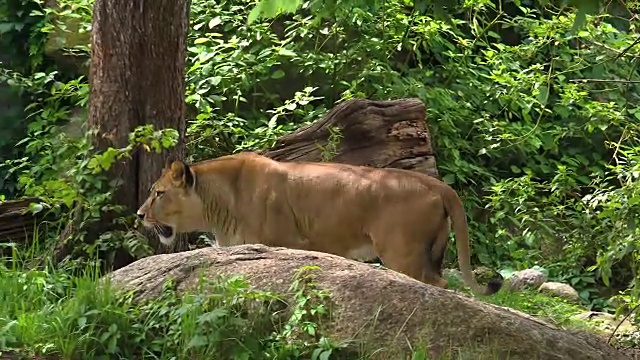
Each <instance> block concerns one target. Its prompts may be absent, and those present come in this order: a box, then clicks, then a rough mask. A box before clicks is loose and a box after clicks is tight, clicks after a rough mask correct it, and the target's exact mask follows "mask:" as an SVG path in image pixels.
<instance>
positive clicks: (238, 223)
mask: <svg viewBox="0 0 640 360" xmlns="http://www.w3.org/2000/svg"><path fill="white" fill-rule="evenodd" d="M138 216H139V217H141V218H143V219H144V221H145V225H146V226H154V227H156V229H157V230H158V232H159V234H160V235H161V236H160V238H161V240H162V241H164V242H166V243H171V242H173V241H174V236H175V234H176V233H178V232H190V231H212V232H213V233H214V234H215V236H216V241H217V243H218V244H219V245H220V246H230V245H239V244H250V243H262V244H265V245H269V246H284V247H288V248H295V249H302V250H313V251H321V252H325V253H331V254H336V255H339V256H343V257H347V258H352V259H367V258H369V259H371V258H373V257H375V255H377V256H378V257H379V258H380V259H381V260H382V262H383V263H384V265H385V266H386V267H388V268H390V269H393V270H396V271H399V272H402V273H404V274H406V275H409V276H411V277H413V278H415V279H418V280H420V281H423V282H425V283H428V284H432V285H436V286H440V287H443V288H447V281H446V280H445V279H443V278H442V270H441V267H442V260H443V257H444V253H445V251H446V247H447V243H448V241H449V232H450V222H449V217H450V218H451V220H452V222H453V230H454V233H455V236H456V244H457V246H458V261H459V264H460V270H461V272H462V274H463V278H464V280H465V283H467V284H468V285H469V286H470V287H471V289H472V290H473V291H474V292H476V293H481V294H490V293H492V292H495V291H497V289H493V290H492V289H490V288H486V287H481V286H480V285H478V283H477V282H476V281H475V280H474V278H473V276H472V273H471V267H470V261H469V230H468V227H467V220H466V215H465V211H464V207H463V205H462V202H461V200H460V198H459V197H458V195H457V194H456V192H455V191H454V190H453V189H452V188H451V187H449V186H448V185H446V184H445V183H443V182H441V181H439V180H438V179H436V178H433V177H430V176H427V175H424V174H420V173H417V172H413V171H408V170H400V169H389V168H387V169H377V168H371V167H362V166H351V165H345V164H338V163H311V162H277V161H274V160H271V159H269V158H266V157H264V156H261V155H258V154H255V153H251V152H245V153H239V154H235V155H229V156H223V157H220V158H217V159H214V160H209V161H204V162H200V163H197V164H194V165H191V166H188V165H186V164H185V163H183V162H181V161H175V162H173V163H171V164H170V166H168V167H167V168H165V169H164V170H163V172H162V175H161V176H160V177H159V179H158V180H157V181H156V183H154V185H153V187H152V188H151V194H150V196H149V198H148V199H147V200H146V201H145V203H144V204H143V205H142V206H141V207H140V209H139V210H138ZM162 229H164V235H165V236H162V231H161V230H162ZM498 288H499V286H498Z"/></svg>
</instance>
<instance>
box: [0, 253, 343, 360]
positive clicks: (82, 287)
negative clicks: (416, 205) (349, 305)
mask: <svg viewBox="0 0 640 360" xmlns="http://www.w3.org/2000/svg"><path fill="white" fill-rule="evenodd" d="M0 266H2V265H0ZM85 270H86V271H85V273H84V275H83V276H80V277H70V276H68V275H67V274H66V272H64V271H55V270H53V269H52V268H49V267H47V268H45V269H44V270H27V269H22V268H5V267H3V268H2V269H1V271H0V300H2V301H1V302H0V345H2V346H1V347H2V350H3V351H7V350H11V349H16V350H19V351H22V352H24V350H25V349H27V350H28V351H29V352H30V353H31V354H25V355H37V356H47V355H49V356H60V357H61V358H65V359H71V358H77V357H78V356H81V358H92V359H101V358H113V357H114V356H115V357H122V358H128V359H133V358H139V357H141V356H143V357H145V358H146V357H155V358H163V359H166V358H172V357H174V358H189V359H209V358H212V357H215V358H220V359H286V358H299V357H300V356H302V357H305V358H311V359H327V358H328V357H329V355H331V354H332V352H333V353H335V354H337V353H338V352H339V351H340V346H338V345H336V344H333V343H332V342H331V341H330V340H329V339H327V338H325V337H323V336H322V332H321V331H322V327H321V326H319V325H318V324H317V323H314V322H313V321H314V319H317V318H319V316H321V315H322V314H325V313H327V311H328V308H327V305H326V303H325V299H324V298H325V297H326V296H328V294H326V293H325V292H322V291H320V290H317V289H315V288H314V287H313V284H312V282H311V281H310V280H311V278H310V275H308V274H307V272H308V271H310V270H313V268H303V269H300V271H299V274H298V275H296V277H294V283H293V284H292V286H291V289H290V292H291V295H292V299H293V301H292V302H290V305H289V306H288V305H287V303H286V302H285V301H284V300H285V299H284V297H286V296H287V294H275V293H270V292H265V291H259V290H255V289H253V288H251V287H250V286H249V284H248V283H247V282H246V280H245V279H244V278H242V277H239V276H232V277H216V278H213V279H209V278H206V277H204V276H201V277H200V278H199V281H198V283H197V284H196V286H195V288H194V289H193V291H191V292H189V294H185V295H179V294H178V293H177V292H176V287H175V284H174V283H173V282H172V281H168V282H167V283H165V286H164V290H163V292H162V294H160V296H159V297H158V298H155V299H149V300H145V301H136V300H134V297H133V292H123V291H117V290H116V289H115V288H114V287H112V286H111V284H110V282H108V281H100V280H99V279H98V277H97V275H98V273H97V272H96V270H95V269H92V268H87V269H85ZM81 354H84V355H81Z"/></svg>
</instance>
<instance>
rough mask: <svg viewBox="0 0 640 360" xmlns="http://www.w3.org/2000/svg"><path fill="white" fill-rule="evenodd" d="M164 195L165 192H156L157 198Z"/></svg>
mask: <svg viewBox="0 0 640 360" xmlns="http://www.w3.org/2000/svg"><path fill="white" fill-rule="evenodd" d="M163 194H164V191H160V190H156V197H160V196H162V195H163Z"/></svg>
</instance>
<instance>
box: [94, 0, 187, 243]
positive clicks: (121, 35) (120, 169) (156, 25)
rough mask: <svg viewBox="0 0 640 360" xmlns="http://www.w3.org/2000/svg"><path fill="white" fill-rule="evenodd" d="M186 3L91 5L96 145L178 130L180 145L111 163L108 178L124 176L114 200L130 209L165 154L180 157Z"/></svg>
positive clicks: (138, 0) (136, 0) (139, 0)
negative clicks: (141, 129)
mask: <svg viewBox="0 0 640 360" xmlns="http://www.w3.org/2000/svg"><path fill="white" fill-rule="evenodd" d="M189 7H190V1H188V0H133V1H120V0H96V1H95V4H94V11H93V34H92V41H91V68H90V96H91V103H90V106H89V121H88V122H89V125H90V127H91V128H94V129H97V131H98V133H97V136H96V137H95V145H96V147H97V148H98V149H100V150H104V149H106V148H108V147H116V148H117V147H124V146H126V145H127V144H128V135H129V133H130V132H131V131H133V130H134V129H135V128H136V127H137V126H139V125H144V124H153V125H154V128H155V129H156V130H159V129H164V128H174V129H177V130H178V131H179V133H180V141H179V144H178V146H176V147H175V148H173V149H171V150H170V151H164V152H163V153H162V154H155V153H149V152H145V151H142V150H139V151H136V153H135V154H134V155H133V157H132V159H129V160H126V161H122V162H119V163H118V164H116V166H115V167H114V168H113V170H112V172H111V174H110V177H111V179H121V180H122V181H123V182H124V185H123V186H120V187H119V189H118V190H117V192H116V193H115V203H117V204H120V205H124V206H126V207H127V208H128V209H130V211H132V213H135V211H136V210H137V208H138V206H139V205H140V204H141V203H142V201H144V199H145V197H146V196H147V195H148V190H149V188H150V186H151V184H152V182H153V181H154V180H155V177H157V175H158V174H159V173H160V172H161V170H162V168H163V166H164V165H165V159H166V158H167V157H168V156H170V157H180V158H182V157H183V155H184V154H183V152H184V134H185V118H184V91H185V84H184V66H185V56H186V34H187V30H188V23H189ZM153 238H155V236H154V237H153ZM180 245H181V244H179V245H178V246H180ZM165 250H166V249H165Z"/></svg>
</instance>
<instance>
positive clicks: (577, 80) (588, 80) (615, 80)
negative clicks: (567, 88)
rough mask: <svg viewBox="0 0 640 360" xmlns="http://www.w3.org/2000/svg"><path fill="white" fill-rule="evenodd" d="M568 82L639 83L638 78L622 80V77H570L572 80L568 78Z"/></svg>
mask: <svg viewBox="0 0 640 360" xmlns="http://www.w3.org/2000/svg"><path fill="white" fill-rule="evenodd" d="M569 82H583V83H587V82H592V83H625V84H640V80H623V79H572V80H569Z"/></svg>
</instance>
